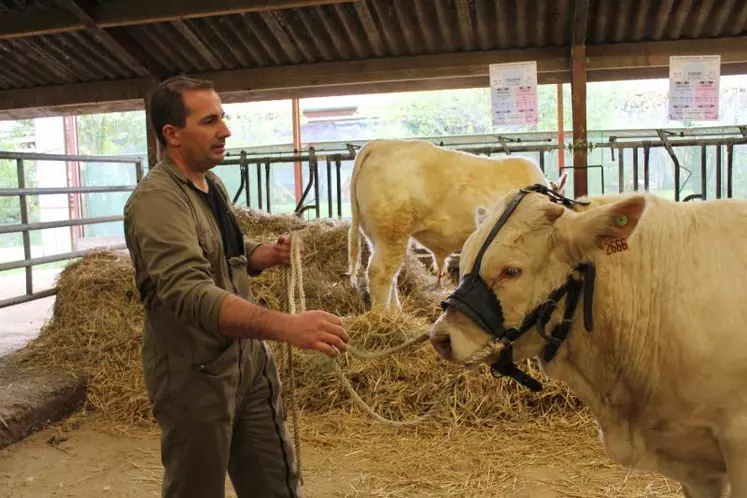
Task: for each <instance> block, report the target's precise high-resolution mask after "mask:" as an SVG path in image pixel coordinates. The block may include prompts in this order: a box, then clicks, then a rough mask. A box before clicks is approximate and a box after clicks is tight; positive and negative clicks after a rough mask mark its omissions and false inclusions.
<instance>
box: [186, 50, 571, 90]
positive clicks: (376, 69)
mask: <svg viewBox="0 0 747 498" xmlns="http://www.w3.org/2000/svg"><path fill="white" fill-rule="evenodd" d="M525 60H536V61H537V72H538V74H544V73H556V72H562V71H567V69H568V57H567V55H566V54H565V51H564V50H563V49H555V48H553V49H528V50H504V51H494V52H474V53H463V54H449V55H421V56H412V57H393V58H386V59H367V60H354V61H347V62H321V63H315V64H304V65H295V66H283V67H268V68H258V69H242V70H234V71H217V72H212V73H198V74H195V75H194V76H195V77H197V78H207V79H210V80H212V81H213V82H214V83H215V86H216V89H217V90H218V91H219V92H241V91H247V90H264V89H272V88H277V89H280V88H284V89H298V90H299V91H302V90H303V89H304V88H307V87H322V86H338V85H350V84H365V83H386V82H396V81H400V82H401V81H414V80H425V79H441V78H452V77H459V78H464V77H470V76H484V77H486V78H487V77H488V73H489V64H491V63H503V62H521V61H525Z"/></svg>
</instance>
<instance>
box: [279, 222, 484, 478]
mask: <svg viewBox="0 0 747 498" xmlns="http://www.w3.org/2000/svg"><path fill="white" fill-rule="evenodd" d="M301 242H302V241H301V238H300V235H299V234H298V232H294V233H293V234H292V235H291V237H290V243H291V264H290V270H286V279H285V283H286V285H287V299H288V306H287V308H288V311H289V312H290V313H293V314H295V313H303V312H304V311H306V295H305V293H304V286H303V266H302V260H301V246H302V243H301ZM426 340H428V333H427V332H426V333H422V334H420V335H418V336H416V337H413V338H411V339H409V340H407V341H405V342H403V343H402V344H399V345H397V346H394V347H391V348H389V349H385V350H381V351H375V352H371V351H363V350H360V349H357V348H355V347H353V346H350V345H348V348H347V351H346V354H349V355H350V356H353V357H356V358H360V359H365V360H372V359H378V358H383V357H386V356H390V355H392V354H395V353H398V352H400V351H403V350H405V349H407V348H409V347H411V346H414V345H416V344H420V343H422V342H425V341H426ZM333 347H334V346H333ZM335 350H336V351H337V353H338V355H337V356H336V357H335V358H334V359H333V363H334V365H335V369H336V371H337V375H338V377H339V379H340V382H341V383H342V385H343V386H344V387H345V389H346V391H347V392H348V394H349V395H350V397H351V399H352V400H353V401H354V402H355V403H356V404H357V405H358V407H359V408H361V409H362V410H363V411H364V412H366V413H367V414H368V415H370V416H371V417H372V418H373V419H375V420H377V421H378V422H381V423H382V424H385V425H389V426H394V427H407V426H414V425H418V424H421V423H423V422H425V421H427V420H429V419H430V418H432V417H433V416H434V415H435V414H436V413H437V412H438V411H439V410H440V409H441V408H443V406H444V404H443V403H442V401H443V400H444V398H445V397H446V394H447V393H449V392H451V391H452V390H453V388H454V387H455V386H456V384H457V382H458V381H459V376H458V375H454V376H453V377H452V378H451V379H450V380H448V381H447V382H446V383H445V384H444V386H443V388H442V389H441V390H440V391H439V392H438V394H437V395H436V399H435V400H434V401H433V403H432V405H431V407H430V408H429V410H428V411H427V412H426V413H425V414H423V415H421V416H419V417H416V418H413V419H409V420H391V419H388V418H385V417H383V416H381V415H380V414H378V413H376V411H375V410H374V409H373V408H371V406H370V405H368V404H367V403H366V402H365V401H364V400H363V399H362V398H361V397H360V396H359V395H358V393H357V392H356V391H355V389H354V388H353V386H352V385H351V384H350V381H348V379H347V377H346V376H345V373H344V372H343V369H342V361H343V360H342V358H343V356H345V355H343V354H340V351H339V350H337V348H335ZM285 351H286V361H285V373H286V378H287V379H288V382H287V386H288V397H287V399H288V400H289V401H290V403H289V405H290V412H291V416H292V420H293V425H294V443H295V447H296V459H297V462H298V471H299V475H300V472H301V442H300V431H299V424H298V408H297V402H296V398H295V375H294V368H293V349H292V346H291V345H290V344H287V343H286V344H285ZM496 352H497V350H496V347H495V345H494V344H493V343H489V344H488V345H486V346H485V347H484V348H482V349H481V350H479V351H477V352H476V353H475V354H474V355H473V356H472V357H471V358H470V359H469V360H468V361H467V362H465V363H464V364H463V366H464V367H466V368H467V369H472V368H474V367H475V366H477V365H479V364H480V363H482V362H483V361H484V360H485V359H486V358H487V357H489V356H491V355H493V354H494V353H496Z"/></svg>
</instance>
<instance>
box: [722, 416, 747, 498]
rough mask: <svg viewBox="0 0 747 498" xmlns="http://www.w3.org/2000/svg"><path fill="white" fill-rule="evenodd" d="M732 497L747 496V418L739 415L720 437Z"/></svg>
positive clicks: (746, 497) (742, 497)
mask: <svg viewBox="0 0 747 498" xmlns="http://www.w3.org/2000/svg"><path fill="white" fill-rule="evenodd" d="M719 444H720V447H721V451H722V453H723V455H724V460H725V461H726V473H727V475H728V476H729V478H728V480H729V484H730V485H731V497H732V498H747V419H746V418H745V417H744V416H741V415H738V416H736V417H735V418H734V419H733V420H731V421H730V423H728V424H727V425H726V427H725V428H724V432H723V434H721V435H720V437H719Z"/></svg>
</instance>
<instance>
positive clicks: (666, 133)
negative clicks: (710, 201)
mask: <svg viewBox="0 0 747 498" xmlns="http://www.w3.org/2000/svg"><path fill="white" fill-rule="evenodd" d="M655 131H656V136H657V137H658V140H640V139H638V138H639V137H631V136H630V135H629V134H628V135H624V134H618V135H611V136H610V137H609V141H608V142H607V143H601V144H596V145H595V147H597V148H609V149H610V154H611V155H612V160H613V161H614V160H615V151H618V158H619V161H618V192H624V191H625V187H624V181H623V176H624V168H625V151H626V150H628V149H629V150H631V151H632V160H633V190H634V191H637V190H639V172H640V170H639V165H640V150H642V151H643V182H644V185H643V187H644V191H648V190H649V182H650V167H649V163H650V158H651V149H652V148H661V147H663V148H664V149H665V150H666V152H667V154H668V156H669V158H670V159H671V161H672V165H673V167H674V200H675V201H680V196H681V194H682V191H683V189H684V187H685V185H686V184H687V182H688V181H689V179H690V178H691V177H692V175H693V171H692V170H691V169H689V168H688V165H683V164H682V162H681V160H680V158H679V157H678V156H677V152H676V150H675V148H682V147H700V193H699V194H691V195H688V196H687V197H686V198H685V199H683V201H691V200H693V199H702V200H706V198H707V190H708V188H707V186H708V185H707V180H706V178H707V167H708V160H707V159H708V154H707V153H708V147H713V148H714V149H715V151H716V164H715V168H714V170H715V176H716V188H715V190H716V193H715V195H716V198H717V199H721V198H723V197H726V198H731V197H732V196H733V184H734V147H735V146H738V145H747V126H736V127H724V128H721V129H719V130H718V132H715V131H713V130H709V131H703V130H697V129H695V130H680V131H677V132H673V131H670V130H664V129H657V130H655ZM631 138H636V139H635V140H632V139H631ZM724 148H726V172H724V171H723V164H722V163H723V161H722V156H723V150H724ZM683 170H684V171H685V172H686V173H687V176H686V177H685V179H684V181H682V172H683ZM724 176H725V177H726V178H725V183H726V192H724V188H723V185H724Z"/></svg>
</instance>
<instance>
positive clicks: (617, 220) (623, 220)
mask: <svg viewBox="0 0 747 498" xmlns="http://www.w3.org/2000/svg"><path fill="white" fill-rule="evenodd" d="M627 223H628V217H627V216H625V215H624V214H621V215H620V216H618V217H617V218H615V224H616V225H617V226H619V227H624V226H625V225H627Z"/></svg>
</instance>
